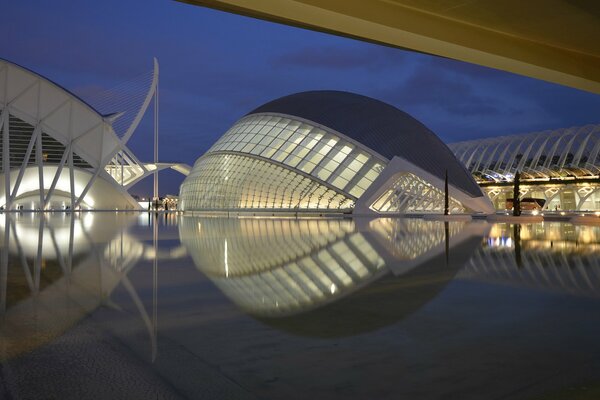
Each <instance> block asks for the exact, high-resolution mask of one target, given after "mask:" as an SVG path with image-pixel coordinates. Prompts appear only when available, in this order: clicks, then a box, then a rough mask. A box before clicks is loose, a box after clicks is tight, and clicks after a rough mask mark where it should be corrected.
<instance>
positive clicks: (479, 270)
mask: <svg viewBox="0 0 600 400" xmlns="http://www.w3.org/2000/svg"><path fill="white" fill-rule="evenodd" d="M0 251H1V253H0V296H1V297H0V313H1V316H0V398H2V399H4V398H6V399H37V398H39V399H48V398H51V399H54V398H55V399H81V398H102V399H104V398H111V399H121V398H123V399H146V398H160V399H163V398H166V399H171V398H173V399H175V398H177V399H179V398H191V399H196V398H209V399H219V398H223V399H230V398H234V399H237V398H242V399H245V398H248V399H257V398H267V399H281V398H288V399H305V398H315V399H328V398H331V399H348V398H355V399H366V398H377V399H379V398H389V399H398V398H401V399H404V398H406V399H430V398H431V399H440V398H448V399H454V398H456V399H481V398H491V399H556V398H599V397H600V375H599V373H600V341H599V339H598V338H600V313H599V311H600V226H586V225H572V224H567V223H559V222H544V223H532V224H522V225H514V224H508V223H498V224H489V223H487V222H484V221H470V222H465V221H455V222H441V221H431V220H422V219H416V218H406V219H402V218H376V219H366V218H298V219H296V218H219V217H195V216H182V215H177V214H158V215H154V214H147V213H130V214H129V213H109V212H106V213H104V212H95V213H92V212H90V213H81V214H77V215H74V216H73V215H71V214H69V213H47V214H45V215H40V214H36V213H22V214H18V213H9V214H0ZM576 396H580V397H576Z"/></svg>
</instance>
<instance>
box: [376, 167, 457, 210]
mask: <svg viewBox="0 0 600 400" xmlns="http://www.w3.org/2000/svg"><path fill="white" fill-rule="evenodd" d="M371 207H372V208H373V209H374V210H375V211H377V212H380V213H386V212H395V213H410V212H438V213H441V212H444V192H442V191H441V190H439V189H437V188H436V187H435V186H433V185H431V184H429V183H427V181H425V180H423V179H421V178H419V177H418V176H416V175H414V174H411V173H408V172H405V173H401V174H400V175H398V177H397V178H396V181H395V182H394V183H393V184H392V186H391V187H390V188H389V189H388V190H386V191H385V193H383V194H382V195H381V196H379V198H378V199H377V200H376V201H375V202H374V203H373V205H372V206H371ZM449 210H450V211H451V212H452V213H462V212H464V211H465V208H464V207H463V206H462V205H461V204H460V202H459V201H457V200H455V199H453V198H452V197H450V199H449Z"/></svg>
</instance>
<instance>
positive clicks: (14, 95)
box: [0, 59, 174, 210]
mask: <svg viewBox="0 0 600 400" xmlns="http://www.w3.org/2000/svg"><path fill="white" fill-rule="evenodd" d="M157 81H158V63H157V62H156V60H155V62H154V69H153V71H152V73H151V74H148V75H147V78H146V82H145V86H144V88H143V93H141V95H138V98H137V99H135V100H136V101H131V100H132V99H131V97H128V98H126V99H127V100H129V103H130V104H132V105H130V106H128V107H127V106H126V105H125V102H124V104H122V105H120V104H114V105H113V108H115V107H117V108H118V109H113V111H112V112H111V113H110V114H102V113H100V112H99V111H97V109H95V108H94V107H92V106H90V105H89V104H87V103H86V102H84V101H83V100H82V99H80V98H79V97H77V96H75V95H74V94H72V93H70V92H69V91H67V90H66V89H64V88H62V87H60V86H58V85H57V84H55V83H53V82H51V81H49V80H48V79H46V78H44V77H42V76H40V75H38V74H36V73H34V72H32V71H30V70H28V69H26V68H23V67H21V66H18V65H16V64H13V63H11V62H8V61H5V60H1V59H0V113H1V114H0V137H1V140H0V165H1V169H0V171H1V173H0V208H1V209H2V210H65V209H110V210H114V209H119V210H125V209H139V204H138V203H137V201H135V200H134V199H133V198H132V197H131V196H130V195H129V194H128V193H127V189H128V188H129V187H131V186H132V185H134V184H135V183H137V182H139V181H140V180H141V179H143V178H145V177H146V176H148V175H150V174H153V173H155V172H156V171H158V170H160V169H163V168H166V167H173V166H174V164H157V163H152V164H144V163H141V162H140V161H139V160H138V159H137V158H136V157H135V155H133V153H132V152H131V151H130V150H129V149H128V148H127V146H126V144H127V141H128V140H129V139H130V138H131V136H132V134H133V132H134V131H135V129H136V128H137V126H138V124H139V122H140V120H141V119H142V116H143V115H144V113H145V112H146V110H147V108H148V106H149V105H150V103H151V102H152V99H153V96H154V95H155V92H156V88H157ZM120 107H123V108H120Z"/></svg>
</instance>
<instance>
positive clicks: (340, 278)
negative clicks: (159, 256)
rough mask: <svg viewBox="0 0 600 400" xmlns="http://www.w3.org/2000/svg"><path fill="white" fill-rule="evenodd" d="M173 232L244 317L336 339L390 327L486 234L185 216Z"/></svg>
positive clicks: (403, 223)
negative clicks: (249, 315) (250, 316)
mask: <svg viewBox="0 0 600 400" xmlns="http://www.w3.org/2000/svg"><path fill="white" fill-rule="evenodd" d="M179 229H180V238H181V241H182V243H183V244H184V245H185V246H186V248H187V250H188V253H189V254H190V255H191V257H192V258H193V260H194V262H195V264H196V266H197V267H198V268H199V269H200V270H201V271H202V272H203V273H204V274H206V275H207V276H208V277H209V278H210V279H211V280H212V281H213V282H214V284H215V285H216V286H217V287H218V288H219V289H220V290H221V291H222V292H223V293H224V294H225V295H226V296H227V297H229V298H230V299H231V300H232V301H233V302H234V303H235V304H236V305H237V306H239V307H240V308H241V309H242V310H244V311H245V312H247V313H249V314H251V315H253V316H255V317H257V318H259V319H261V320H263V321H264V322H266V323H268V324H270V325H273V326H277V327H278V328H281V329H285V330H290V331H293V332H294V333H298V334H306V335H314V336H340V335H351V334H357V333H360V332H365V331H369V330H372V329H376V328H378V327H381V326H385V325H387V324H390V323H392V322H393V321H397V320H398V319H401V318H402V317H403V316H405V315H407V314H409V313H410V312H412V311H414V310H416V309H418V308H419V307H420V306H421V305H422V304H424V303H426V302H427V301H429V300H430V299H432V298H433V297H435V295H436V294H437V293H438V292H439V290H441V288H443V287H444V286H445V285H446V284H447V283H448V282H449V281H450V280H451V279H452V278H453V276H454V275H455V273H456V272H457V271H458V269H459V268H460V267H461V266H462V265H463V264H464V263H465V262H466V261H467V260H468V259H469V258H470V256H471V255H472V252H473V251H474V249H475V248H476V247H477V246H478V245H480V244H481V239H482V237H483V235H484V233H485V231H486V230H487V229H488V227H487V225H486V224H479V223H465V222H450V223H444V222H436V221H425V220H421V219H390V218H378V219H360V218H356V219H338V218H335V219H322V218H321V219H309V218H306V219H291V218H290V219H271V218H238V219H228V218H200V217H191V216H186V217H183V218H182V219H181V221H180V225H179ZM448 236H449V237H448ZM446 239H448V240H446ZM449 254H450V256H449ZM344 314H345V315H346V317H347V318H343V317H342V316H343V315H344ZM334 320H335V324H332V321H334Z"/></svg>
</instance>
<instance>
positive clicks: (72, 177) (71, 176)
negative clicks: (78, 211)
mask: <svg viewBox="0 0 600 400" xmlns="http://www.w3.org/2000/svg"><path fill="white" fill-rule="evenodd" d="M69 185H70V190H69V191H70V192H71V211H75V170H74V169H73V146H71V145H70V146H69Z"/></svg>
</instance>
